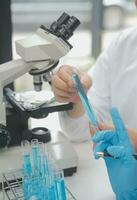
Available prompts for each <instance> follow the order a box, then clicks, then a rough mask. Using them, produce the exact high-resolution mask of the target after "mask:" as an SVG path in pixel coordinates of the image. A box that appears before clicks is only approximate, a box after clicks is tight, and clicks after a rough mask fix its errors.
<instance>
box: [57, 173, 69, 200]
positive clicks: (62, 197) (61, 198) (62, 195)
mask: <svg viewBox="0 0 137 200" xmlns="http://www.w3.org/2000/svg"><path fill="white" fill-rule="evenodd" d="M55 185H56V190H57V200H67V197H66V190H65V182H64V175H63V171H62V170H59V169H57V170H56V171H55Z"/></svg>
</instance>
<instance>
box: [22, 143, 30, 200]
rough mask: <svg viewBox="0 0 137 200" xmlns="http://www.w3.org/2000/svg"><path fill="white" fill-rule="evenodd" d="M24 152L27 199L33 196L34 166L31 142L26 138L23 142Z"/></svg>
mask: <svg viewBox="0 0 137 200" xmlns="http://www.w3.org/2000/svg"><path fill="white" fill-rule="evenodd" d="M21 147H22V154H23V174H24V179H23V191H24V197H25V199H29V198H30V197H31V179H32V166H31V159H30V143H29V141H27V140H25V141H22V142H21Z"/></svg>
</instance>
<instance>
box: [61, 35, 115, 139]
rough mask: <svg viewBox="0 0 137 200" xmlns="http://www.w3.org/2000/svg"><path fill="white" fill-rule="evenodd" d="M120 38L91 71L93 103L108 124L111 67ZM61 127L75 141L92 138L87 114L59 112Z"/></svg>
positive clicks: (89, 95) (102, 119)
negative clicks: (78, 114)
mask: <svg viewBox="0 0 137 200" xmlns="http://www.w3.org/2000/svg"><path fill="white" fill-rule="evenodd" d="M118 40H119V38H117V41H116V39H115V40H114V41H113V43H112V44H111V45H110V46H109V48H108V49H107V50H105V51H104V52H103V53H102V54H101V56H100V57H99V59H98V60H97V62H96V64H95V66H94V67H93V68H92V69H91V70H90V71H89V75H90V76H91V77H92V80H93V86H92V87H91V89H90V90H89V92H88V97H89V99H90V102H91V105H92V107H93V109H94V111H95V115H96V117H97V118H98V120H99V121H102V122H103V123H105V124H108V123H109V121H110V115H109V109H110V100H111V99H110V78H111V67H113V66H112V65H113V62H114V57H115V56H114V54H115V50H114V49H115V47H116V44H117V43H118ZM59 118H60V123H61V128H62V130H63V132H64V134H65V135H67V137H68V138H69V139H70V140H73V141H76V140H77V141H84V140H88V139H89V138H90V136H89V132H90V131H89V123H88V119H87V117H86V115H83V116H82V117H80V118H75V119H74V118H70V117H69V116H68V115H67V113H66V112H62V113H60V114H59Z"/></svg>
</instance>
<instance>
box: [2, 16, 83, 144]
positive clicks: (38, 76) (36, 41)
mask: <svg viewBox="0 0 137 200" xmlns="http://www.w3.org/2000/svg"><path fill="white" fill-rule="evenodd" d="M79 24H80V21H79V20H78V19H77V18H76V17H74V16H69V15H68V14H66V13H63V14H62V15H61V16H60V17H59V18H58V19H57V21H54V22H53V23H52V24H51V26H50V27H49V28H46V27H45V26H43V25H42V26H40V28H38V30H37V31H36V33H35V34H33V35H31V36H29V37H27V38H25V39H21V40H18V41H16V43H15V45H16V52H17V54H18V55H19V56H20V57H21V58H20V59H17V60H12V61H10V62H7V63H4V64H2V65H0V147H5V146H8V145H9V146H12V145H16V144H20V141H21V140H22V135H23V133H24V132H26V131H27V130H28V119H29V118H30V117H33V118H36V119H40V118H45V117H46V116H47V115H48V114H49V113H51V112H56V111H63V110H67V109H71V108H72V106H73V105H72V104H71V103H68V104H60V103H57V102H54V103H53V104H51V105H50V106H47V105H46V104H42V105H40V106H36V107H33V108H25V107H24V105H23V104H22V103H20V102H19V101H17V100H16V98H15V92H14V91H12V90H11V89H10V88H7V87H5V86H7V85H8V84H9V83H11V82H13V81H14V80H15V79H17V78H18V77H20V76H22V75H24V74H25V73H30V75H32V76H33V84H34V90H35V91H41V90H42V83H43V82H44V81H47V82H49V84H51V82H50V80H51V76H52V70H53V69H54V68H55V67H56V66H57V65H58V63H59V59H60V58H61V57H63V56H65V55H66V54H67V53H68V52H69V51H70V50H71V48H72V45H71V44H70V43H69V42H68V39H69V38H70V37H71V36H72V35H73V32H74V30H75V29H76V28H77V27H78V26H79Z"/></svg>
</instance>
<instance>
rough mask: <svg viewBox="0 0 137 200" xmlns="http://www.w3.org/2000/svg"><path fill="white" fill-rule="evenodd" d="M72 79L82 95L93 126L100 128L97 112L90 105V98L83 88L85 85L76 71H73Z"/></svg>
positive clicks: (81, 98) (81, 97)
mask: <svg viewBox="0 0 137 200" xmlns="http://www.w3.org/2000/svg"><path fill="white" fill-rule="evenodd" d="M72 80H73V82H74V85H75V88H76V90H77V93H78V95H79V97H80V100H81V102H82V105H83V107H84V109H85V112H86V114H87V116H88V118H89V121H90V123H91V125H92V126H94V127H95V128H98V122H97V119H96V117H95V114H94V111H93V109H92V106H91V105H90V103H89V100H88V97H87V95H86V94H85V91H84V89H83V86H82V84H81V82H80V79H79V77H78V75H77V74H76V73H74V72H73V73H72Z"/></svg>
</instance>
